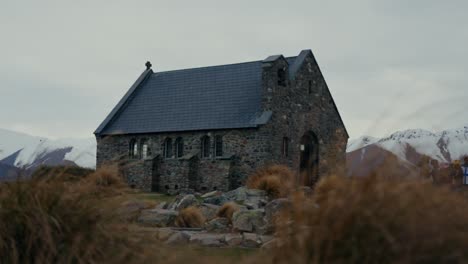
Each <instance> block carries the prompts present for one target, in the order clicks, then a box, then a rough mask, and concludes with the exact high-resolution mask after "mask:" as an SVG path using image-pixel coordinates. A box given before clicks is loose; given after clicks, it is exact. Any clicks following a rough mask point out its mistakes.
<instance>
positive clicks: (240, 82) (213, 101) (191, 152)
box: [94, 50, 348, 193]
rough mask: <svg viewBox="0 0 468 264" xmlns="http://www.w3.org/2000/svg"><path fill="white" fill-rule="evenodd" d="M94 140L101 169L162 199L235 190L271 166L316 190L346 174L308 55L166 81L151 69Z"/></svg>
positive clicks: (342, 135)
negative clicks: (111, 168)
mask: <svg viewBox="0 0 468 264" xmlns="http://www.w3.org/2000/svg"><path fill="white" fill-rule="evenodd" d="M94 133H95V136H96V140H97V166H98V167H100V166H102V165H104V164H110V163H118V164H119V167H120V169H121V171H122V172H123V174H124V175H125V177H126V178H127V181H128V183H129V185H131V186H132V187H136V188H140V189H143V190H145V191H148V192H149V191H153V192H165V193H177V192H179V191H182V190H188V189H190V190H194V191H200V192H206V191H212V190H222V191H226V190H229V189H234V188H237V187H238V186H239V185H241V184H243V183H244V181H245V179H246V177H247V176H248V175H249V174H250V173H252V172H253V171H254V170H255V169H256V168H259V167H262V166H265V165H269V164H285V165H287V166H289V167H290V168H291V169H293V170H294V171H295V172H296V173H297V175H298V181H299V182H301V183H303V184H304V185H309V186H312V185H313V184H314V183H315V182H316V181H317V179H318V178H319V177H321V176H325V175H329V174H334V173H340V172H341V171H342V170H343V169H344V166H345V150H346V144H347V141H348V133H347V131H346V128H345V126H344V123H343V121H342V119H341V117H340V114H339V113H338V109H337V107H336V104H335V102H334V101H333V98H332V96H331V94H330V91H329V89H328V87H327V84H326V82H325V80H324V77H323V75H322V73H321V71H320V68H319V66H318V64H317V62H316V60H315V58H314V55H313V54H312V51H310V50H303V51H301V52H300V54H299V55H298V56H294V57H284V56H282V55H275V56H270V57H268V58H266V59H264V60H260V61H253V62H245V63H236V64H228V65H220V66H211V67H201V68H192V69H183V70H173V71H165V72H155V71H153V70H152V69H151V63H149V62H147V63H146V70H145V71H144V72H143V73H142V74H141V75H140V77H139V78H138V79H137V80H136V82H135V83H134V84H133V86H132V87H131V88H130V89H129V90H128V92H127V93H126V94H125V96H124V97H123V98H122V99H121V100H120V101H119V102H118V104H117V105H116V106H115V108H114V109H113V110H112V111H111V113H110V114H109V115H108V116H107V117H106V119H105V120H104V121H103V122H102V123H101V125H100V126H99V127H98V128H97V130H96V131H95V132H94Z"/></svg>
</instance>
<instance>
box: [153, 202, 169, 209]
mask: <svg viewBox="0 0 468 264" xmlns="http://www.w3.org/2000/svg"><path fill="white" fill-rule="evenodd" d="M167 206H168V203H167V202H160V203H158V205H156V207H155V209H167Z"/></svg>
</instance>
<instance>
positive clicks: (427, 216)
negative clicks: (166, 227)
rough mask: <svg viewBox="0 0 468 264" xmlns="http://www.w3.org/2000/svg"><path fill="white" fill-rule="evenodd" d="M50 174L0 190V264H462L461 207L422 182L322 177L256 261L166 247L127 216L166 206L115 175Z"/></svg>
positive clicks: (236, 254) (465, 242)
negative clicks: (275, 243) (276, 241)
mask: <svg viewBox="0 0 468 264" xmlns="http://www.w3.org/2000/svg"><path fill="white" fill-rule="evenodd" d="M46 174H48V173H46ZM52 174H53V175H42V176H40V177H37V178H34V179H33V180H31V181H23V182H12V183H5V184H0V256H1V263H65V264H67V263H129V264H133V263H169V264H171V263H173V264H178V263H191V264H197V263H203V264H211V263H222V264H223V263H239V262H242V263H243V264H249V263H467V262H468V251H467V250H466V249H467V248H468V225H467V223H468V201H467V199H466V198H465V197H464V195H463V192H462V194H460V193H459V192H454V191H451V190H449V189H448V188H439V187H434V186H432V185H431V184H428V183H425V182H418V181H403V180H400V181H395V180H384V179H379V178H376V177H370V178H362V179H350V178H345V177H325V178H323V179H322V180H321V181H320V182H319V183H318V185H317V186H316V188H315V191H314V193H313V195H312V196H311V197H306V196H305V195H304V194H303V193H301V192H294V191H291V192H292V193H291V194H289V197H290V198H289V199H291V201H292V203H293V206H292V208H291V210H288V211H287V212H288V213H287V214H286V213H284V214H280V215H279V217H278V218H277V220H278V221H277V222H276V230H277V236H278V237H279V238H280V240H281V242H282V243H281V246H279V247H278V248H274V249H273V250H271V251H263V250H249V249H213V248H209V249H205V248H202V249H200V248H193V247H188V246H180V247H167V246H165V245H164V244H162V243H160V242H159V241H158V240H157V239H156V229H151V228H141V227H138V226H136V225H134V223H132V219H133V218H128V217H126V215H125V214H126V213H129V214H132V217H133V216H134V215H133V214H138V210H141V208H145V207H146V206H148V207H152V206H154V205H155V204H157V203H159V202H168V201H171V200H172V199H174V197H170V196H166V195H161V194H145V193H140V192H136V191H135V190H131V189H128V188H127V187H126V185H125V183H124V182H123V180H122V178H121V177H119V175H118V171H117V170H115V169H106V170H101V171H98V172H94V173H90V174H87V175H85V176H83V177H81V176H77V175H71V176H68V177H64V176H63V174H61V175H59V176H60V177H59V176H58V175H57V174H56V173H55V172H54V173H52ZM65 176H66V175H65ZM268 183H270V182H269V181H268ZM265 186H266V185H265ZM275 186H277V185H276V184H273V185H268V186H267V187H269V188H270V187H275ZM270 189H272V188H270ZM276 193H278V192H276ZM134 201H137V202H136V203H135V202H134ZM142 204H143V207H141V205H142ZM123 205H124V206H123ZM134 205H137V206H136V207H135V206H134ZM122 206H123V207H124V208H127V209H129V210H128V211H126V210H122ZM125 206H127V207H125ZM135 208H136V210H135Z"/></svg>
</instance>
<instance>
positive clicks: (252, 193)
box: [246, 189, 267, 197]
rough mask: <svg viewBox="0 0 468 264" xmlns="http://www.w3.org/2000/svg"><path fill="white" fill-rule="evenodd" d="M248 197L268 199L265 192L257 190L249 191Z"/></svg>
mask: <svg viewBox="0 0 468 264" xmlns="http://www.w3.org/2000/svg"><path fill="white" fill-rule="evenodd" d="M246 194H247V196H256V197H266V196H267V194H266V192H265V191H264V190H257V189H247V190H246Z"/></svg>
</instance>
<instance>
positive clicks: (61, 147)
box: [0, 129, 96, 170]
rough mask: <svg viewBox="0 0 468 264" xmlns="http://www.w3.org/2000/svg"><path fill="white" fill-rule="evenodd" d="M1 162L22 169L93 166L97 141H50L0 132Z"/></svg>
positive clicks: (5, 131)
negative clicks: (55, 166)
mask: <svg viewBox="0 0 468 264" xmlns="http://www.w3.org/2000/svg"><path fill="white" fill-rule="evenodd" d="M0 163H1V164H3V165H9V166H14V167H16V168H20V169H23V170H32V169H34V168H36V167H38V166H40V165H64V164H68V165H71V164H73V165H78V166H80V167H85V168H94V167H95V166H96V141H95V139H94V138H86V139H58V140H51V139H47V138H43V137H35V136H30V135H27V134H23V133H19V132H14V131H10V130H6V129H0Z"/></svg>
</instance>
